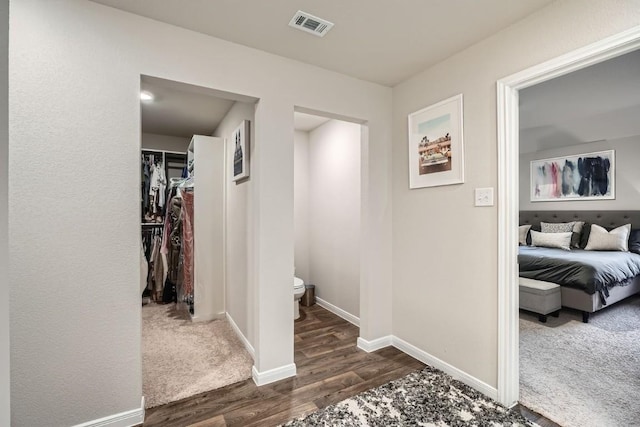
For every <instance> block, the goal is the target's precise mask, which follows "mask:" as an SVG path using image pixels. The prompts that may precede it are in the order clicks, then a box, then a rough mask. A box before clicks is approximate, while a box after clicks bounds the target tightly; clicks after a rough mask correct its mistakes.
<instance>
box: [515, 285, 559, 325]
mask: <svg viewBox="0 0 640 427" xmlns="http://www.w3.org/2000/svg"><path fill="white" fill-rule="evenodd" d="M561 307H562V302H561V300H560V286H559V285H556V284H555V283H550V282H542V281H540V280H533V279H527V278H524V277H520V308H521V309H523V310H528V311H532V312H534V313H538V320H540V321H541V322H546V321H547V315H548V314H551V315H552V316H555V317H558V315H559V314H560V308H561Z"/></svg>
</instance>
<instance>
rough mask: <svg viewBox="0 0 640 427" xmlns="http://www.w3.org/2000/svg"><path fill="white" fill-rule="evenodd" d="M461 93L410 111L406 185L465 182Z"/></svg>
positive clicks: (418, 186)
mask: <svg viewBox="0 0 640 427" xmlns="http://www.w3.org/2000/svg"><path fill="white" fill-rule="evenodd" d="M462 116H463V101H462V94H459V95H455V96H452V97H451V98H448V99H445V100H443V101H440V102H438V103H436V104H434V105H431V106H429V107H426V108H423V109H421V110H419V111H416V112H415V113H411V114H409V117H408V124H409V132H408V139H409V141H408V143H409V188H411V189H415V188H424V187H436V186H441V185H452V184H462V183H464V144H463V117H462Z"/></svg>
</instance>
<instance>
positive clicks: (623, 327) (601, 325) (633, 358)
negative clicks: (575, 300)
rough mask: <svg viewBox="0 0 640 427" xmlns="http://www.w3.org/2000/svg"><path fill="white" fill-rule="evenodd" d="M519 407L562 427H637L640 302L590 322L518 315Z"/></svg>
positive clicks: (570, 314)
mask: <svg viewBox="0 0 640 427" xmlns="http://www.w3.org/2000/svg"><path fill="white" fill-rule="evenodd" d="M520 403H521V404H523V405H524V406H526V407H528V408H530V409H532V410H534V411H536V412H538V413H540V414H542V415H544V416H545V417H547V418H549V419H551V420H553V421H555V422H556V423H558V424H560V425H562V426H566V427H588V426H594V427H595V426H597V427H601V426H632V425H634V426H640V409H639V408H640V297H633V298H628V299H627V300H625V301H622V302H619V303H617V304H615V305H612V306H611V307H608V308H606V309H604V310H602V311H600V312H597V313H594V314H592V315H591V319H590V320H589V323H582V317H581V314H580V312H578V311H571V310H562V311H561V312H560V316H559V317H558V318H554V317H549V318H548V320H547V323H540V322H538V321H537V316H535V315H531V314H526V313H521V314H520Z"/></svg>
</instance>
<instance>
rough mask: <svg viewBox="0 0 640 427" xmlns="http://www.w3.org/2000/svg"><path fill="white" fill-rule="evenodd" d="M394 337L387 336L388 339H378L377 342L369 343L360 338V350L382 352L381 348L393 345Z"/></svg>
mask: <svg viewBox="0 0 640 427" xmlns="http://www.w3.org/2000/svg"><path fill="white" fill-rule="evenodd" d="M392 343H393V336H392V335H387V336H386V337H382V338H376V339H375V340H371V341H367V340H365V339H364V338H362V337H358V348H359V349H361V350H364V351H366V352H367V353H371V352H372V351H376V350H380V349H381V348H385V347H389V346H390V345H393V344H392Z"/></svg>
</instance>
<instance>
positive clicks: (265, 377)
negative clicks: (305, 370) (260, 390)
mask: <svg viewBox="0 0 640 427" xmlns="http://www.w3.org/2000/svg"><path fill="white" fill-rule="evenodd" d="M251 374H252V377H253V382H254V383H256V385H257V386H261V385H266V384H271V383H274V382H276V381H280V380H284V379H285V378H289V377H295V376H296V364H295V363H291V364H289V365H284V366H280V367H279V368H274V369H269V370H268V371H263V372H258V370H257V369H256V365H253V368H252V369H251Z"/></svg>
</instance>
